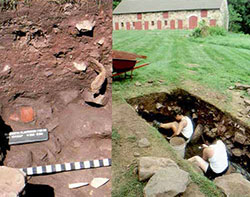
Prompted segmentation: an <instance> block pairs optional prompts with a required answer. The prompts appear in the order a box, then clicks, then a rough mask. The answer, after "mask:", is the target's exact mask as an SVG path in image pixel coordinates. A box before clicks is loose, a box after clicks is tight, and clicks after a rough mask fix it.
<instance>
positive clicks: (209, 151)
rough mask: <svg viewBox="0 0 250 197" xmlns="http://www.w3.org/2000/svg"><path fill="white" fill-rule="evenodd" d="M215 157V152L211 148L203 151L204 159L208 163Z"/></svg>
mask: <svg viewBox="0 0 250 197" xmlns="http://www.w3.org/2000/svg"><path fill="white" fill-rule="evenodd" d="M213 155H214V150H213V148H211V147H207V148H205V149H204V150H203V154H202V158H203V159H204V160H205V161H208V159H209V158H211V157H213Z"/></svg>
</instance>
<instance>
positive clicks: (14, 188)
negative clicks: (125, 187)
mask: <svg viewBox="0 0 250 197" xmlns="http://www.w3.org/2000/svg"><path fill="white" fill-rule="evenodd" d="M25 185H26V176H25V174H24V173H23V172H21V171H20V170H19V169H15V168H10V167H6V166H1V167H0V192H1V193H0V196H3V197H18V196H20V195H21V194H22V193H23V191H24V187H25Z"/></svg>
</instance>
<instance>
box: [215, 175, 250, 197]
mask: <svg viewBox="0 0 250 197" xmlns="http://www.w3.org/2000/svg"><path fill="white" fill-rule="evenodd" d="M214 183H215V184H216V186H217V187H219V188H220V189H221V190H222V191H223V193H225V195H226V196H228V197H235V196H249V194H250V182H249V181H247V180H246V179H245V178H244V177H243V176H242V175H241V174H238V173H232V174H229V175H224V176H221V177H217V178H216V179H215V180H214Z"/></svg>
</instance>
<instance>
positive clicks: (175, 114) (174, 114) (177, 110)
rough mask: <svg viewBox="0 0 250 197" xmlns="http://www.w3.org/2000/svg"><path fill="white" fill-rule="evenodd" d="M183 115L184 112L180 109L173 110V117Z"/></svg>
mask: <svg viewBox="0 0 250 197" xmlns="http://www.w3.org/2000/svg"><path fill="white" fill-rule="evenodd" d="M181 114H183V111H182V109H181V108H180V107H175V108H174V109H173V110H172V115H173V116H177V115H181Z"/></svg>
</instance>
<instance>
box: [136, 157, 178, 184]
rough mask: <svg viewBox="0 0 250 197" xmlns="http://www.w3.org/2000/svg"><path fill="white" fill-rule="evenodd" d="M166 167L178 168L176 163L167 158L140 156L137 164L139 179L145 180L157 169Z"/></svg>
mask: <svg viewBox="0 0 250 197" xmlns="http://www.w3.org/2000/svg"><path fill="white" fill-rule="evenodd" d="M168 167H175V168H179V167H178V165H177V164H176V163H175V162H174V161H173V160H171V159H169V158H161V157H140V158H139V166H138V172H139V180H140V181H145V180H147V179H149V178H150V177H152V176H153V175H154V174H155V173H156V172H157V171H158V170H160V169H164V168H168Z"/></svg>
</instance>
